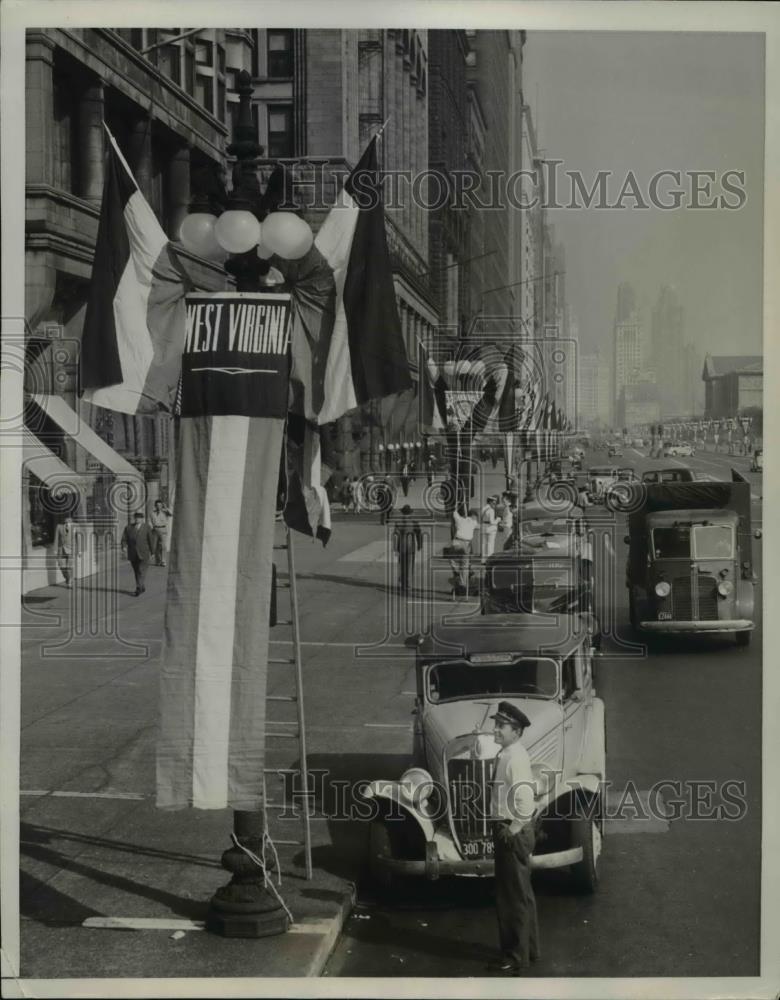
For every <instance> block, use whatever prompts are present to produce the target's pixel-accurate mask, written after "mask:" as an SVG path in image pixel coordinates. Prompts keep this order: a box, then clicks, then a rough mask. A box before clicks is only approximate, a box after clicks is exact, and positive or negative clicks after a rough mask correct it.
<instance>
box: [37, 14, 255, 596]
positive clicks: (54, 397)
mask: <svg viewBox="0 0 780 1000" xmlns="http://www.w3.org/2000/svg"><path fill="white" fill-rule="evenodd" d="M251 44H252V42H251V38H250V37H249V35H248V33H247V32H244V31H239V30H231V29H219V30H217V29H214V30H202V31H201V30H199V31H197V32H192V31H189V32H187V33H186V34H185V29H177V28H171V29H164V30H163V29H141V28H139V29H130V28H128V29H120V30H117V31H114V30H111V29H107V28H99V29H98V28H96V29H87V28H83V29H75V28H74V29H46V30H43V29H30V30H29V31H28V33H27V40H26V101H25V116H26V204H25V216H26V224H25V265H26V272H25V274H26V277H25V317H26V323H27V328H28V342H27V357H28V370H27V375H26V384H25V388H26V411H25V420H26V425H27V428H28V430H29V431H30V433H31V435H32V437H31V438H28V439H27V440H28V441H29V443H30V448H31V449H32V451H34V452H35V454H36V462H35V464H34V467H35V468H36V469H37V470H38V473H40V474H39V475H36V474H35V473H32V472H29V474H27V475H26V476H25V479H24V490H25V503H24V504H23V509H24V532H23V537H24V543H23V544H24V552H25V587H30V586H36V585H37V586H40V585H41V584H42V583H46V582H52V581H53V579H54V576H55V572H56V571H55V567H54V560H53V556H52V553H51V542H52V539H53V534H54V529H55V525H56V519H57V518H56V515H55V514H54V513H53V512H52V509H51V504H50V503H48V502H47V499H46V497H47V477H48V476H50V475H54V474H55V473H56V471H57V469H58V468H62V467H64V468H66V469H69V470H70V471H71V472H72V474H73V475H74V477H75V478H76V479H77V480H78V481H79V482H80V483H81V484H82V487H83V491H82V501H81V504H80V510H79V516H80V517H81V518H82V519H84V520H85V521H87V522H89V521H90V520H91V519H93V518H96V517H106V516H108V515H109V514H110V512H111V504H110V503H109V500H108V496H109V491H110V488H111V485H112V483H113V482H114V481H115V480H116V479H117V478H120V479H122V478H124V479H127V480H129V479H132V478H133V477H134V476H135V477H138V473H139V472H140V473H141V474H142V476H143V477H144V479H145V489H146V492H147V495H148V496H149V497H150V498H151V497H153V496H154V495H156V494H157V493H158V492H159V491H162V492H163V493H164V492H166V490H167V489H168V485H169V480H170V478H171V473H172V470H171V468H170V466H171V462H170V459H171V454H172V440H171V437H172V436H171V434H170V430H169V421H168V417H167V416H164V415H161V416H157V417H153V416H152V417H132V416H124V415H122V414H115V413H111V412H109V411H106V410H101V409H100V408H98V407H91V406H87V405H82V404H81V403H80V401H79V399H78V387H77V372H78V351H79V346H80V340H81V333H82V328H83V323H84V316H85V311H86V302H87V294H88V287H89V280H90V276H91V273H92V260H93V256H94V248H95V240H96V238H97V228H98V217H99V212H100V201H101V197H102V192H103V182H104V176H103V173H104V152H105V148H106V139H105V133H104V129H103V124H102V122H103V121H105V122H106V124H107V126H108V128H109V129H110V130H111V132H112V133H113V135H114V136H115V138H116V140H117V142H118V144H119V146H120V148H121V149H122V150H123V152H124V154H125V156H126V157H127V159H128V162H129V164H130V167H131V169H132V170H133V172H134V174H135V177H136V180H137V181H138V184H139V186H140V188H141V191H142V192H143V194H144V195H145V197H146V198H147V200H148V201H149V203H150V204H151V206H152V208H153V209H154V211H155V214H156V215H157V217H158V219H159V220H160V223H161V224H162V226H163V228H164V229H165V231H166V233H167V234H168V236H169V237H170V238H171V239H174V240H175V239H176V238H177V236H178V229H179V225H180V224H181V221H182V219H183V217H184V216H185V215H186V213H187V211H188V208H189V200H190V190H191V186H192V179H193V178H194V177H197V175H198V174H199V172H202V171H204V170H206V171H214V170H215V169H220V165H221V164H222V163H223V160H224V151H225V140H226V135H227V131H228V126H227V123H228V121H229V117H230V107H231V99H230V96H229V94H228V89H229V77H230V60H232V59H239V61H241V60H245V59H246V58H247V57H246V53H248V52H249V51H250V49H251ZM182 259H183V262H184V265H185V267H186V269H187V270H188V272H189V274H190V277H191V279H192V281H193V284H194V285H195V287H198V288H205V289H209V288H220V287H224V281H225V275H224V271H223V270H222V269H221V268H220V267H217V266H215V265H212V264H209V263H207V262H205V261H202V260H199V259H195V258H193V257H191V256H189V255H187V254H183V258H182ZM41 448H43V449H46V450H47V452H48V454H49V458H48V459H47V458H46V452H42V451H41V450H40V449H41ZM57 462H60V463H63V465H62V466H58V465H57ZM29 468H30V469H32V468H33V465H32V464H30V466H29ZM47 470H48V471H47Z"/></svg>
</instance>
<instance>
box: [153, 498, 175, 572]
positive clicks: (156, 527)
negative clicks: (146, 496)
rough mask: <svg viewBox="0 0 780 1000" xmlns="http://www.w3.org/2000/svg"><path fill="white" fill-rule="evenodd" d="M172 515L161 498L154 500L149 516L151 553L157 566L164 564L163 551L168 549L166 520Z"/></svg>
mask: <svg viewBox="0 0 780 1000" xmlns="http://www.w3.org/2000/svg"><path fill="white" fill-rule="evenodd" d="M172 515H173V511H172V510H171V509H170V507H166V506H165V504H164V503H163V502H162V500H155V501H154V510H153V511H152V516H151V518H150V520H151V523H152V536H153V539H154V548H153V550H152V551H153V555H154V561H155V562H156V563H157V565H158V566H164V565H165V553H166V552H167V551H168V522H169V520H170V518H171V517H172Z"/></svg>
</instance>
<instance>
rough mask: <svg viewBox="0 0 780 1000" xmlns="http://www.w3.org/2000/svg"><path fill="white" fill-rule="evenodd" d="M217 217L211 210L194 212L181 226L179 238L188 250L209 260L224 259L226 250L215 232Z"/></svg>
mask: <svg viewBox="0 0 780 1000" xmlns="http://www.w3.org/2000/svg"><path fill="white" fill-rule="evenodd" d="M216 221H217V220H216V218H215V216H213V215H212V214H211V213H210V212H192V213H191V214H190V215H187V216H185V217H184V219H183V221H182V224H181V226H180V227H179V239H180V240H181V242H182V245H183V246H184V248H185V249H186V250H189V251H190V252H191V253H194V254H197V255H198V256H199V257H205V258H207V259H208V260H223V259H224V257H225V251H224V250H223V248H222V247H221V246H220V245H219V243H218V242H217V237H216V235H215V233H214V226H215V224H216Z"/></svg>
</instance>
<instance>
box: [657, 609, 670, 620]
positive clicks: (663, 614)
mask: <svg viewBox="0 0 780 1000" xmlns="http://www.w3.org/2000/svg"><path fill="white" fill-rule="evenodd" d="M671 620H672V612H671V611H659V612H658V621H659V622H670V621H671Z"/></svg>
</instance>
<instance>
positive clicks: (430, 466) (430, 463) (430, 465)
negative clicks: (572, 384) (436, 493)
mask: <svg viewBox="0 0 780 1000" xmlns="http://www.w3.org/2000/svg"><path fill="white" fill-rule="evenodd" d="M433 469H434V466H433V459H432V458H429V459H428V462H427V464H426V471H427V475H428V485H429V486H431V485H432V484H433Z"/></svg>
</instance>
